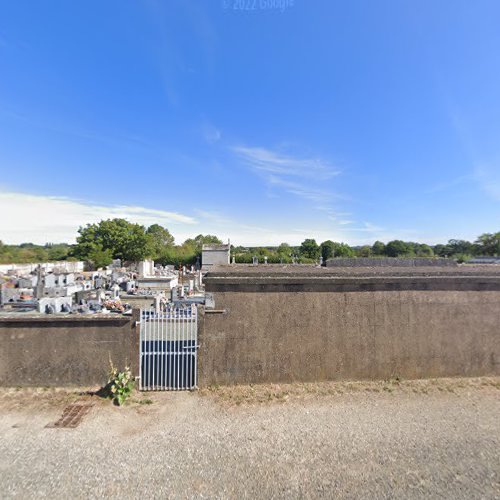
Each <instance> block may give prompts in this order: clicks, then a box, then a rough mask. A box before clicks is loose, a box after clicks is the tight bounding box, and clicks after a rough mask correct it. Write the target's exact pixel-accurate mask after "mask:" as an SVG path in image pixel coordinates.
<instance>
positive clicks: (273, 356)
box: [199, 266, 500, 386]
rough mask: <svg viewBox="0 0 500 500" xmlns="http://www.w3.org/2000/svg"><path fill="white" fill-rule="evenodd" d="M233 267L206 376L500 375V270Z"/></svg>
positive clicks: (216, 315) (202, 365) (221, 275)
mask: <svg viewBox="0 0 500 500" xmlns="http://www.w3.org/2000/svg"><path fill="white" fill-rule="evenodd" d="M263 267H264V266H261V268H260V269H247V270H245V269H243V268H240V269H238V268H235V269H234V270H228V269H225V270H223V271H214V272H213V273H209V274H208V275H207V277H206V278H205V286H206V289H207V291H208V292H209V293H211V294H212V295H213V299H214V304H215V305H214V307H215V309H214V310H213V311H208V310H207V311H206V313H205V316H204V320H203V322H202V325H201V326H200V342H199V343H200V354H199V356H200V361H199V378H200V380H199V384H200V385H202V386H203V385H210V384H236V383H265V382H293V381H321V380H349V379H352V380H355V379H387V378H390V377H396V376H399V377H403V378H408V379H411V378H429V377H444V376H446V377H448V376H482V375H500V274H498V273H497V274H496V275H490V274H485V273H484V272H483V273H480V272H478V271H477V270H475V269H469V271H470V272H465V271H462V270H456V271H454V270H453V269H449V270H439V271H438V272H436V273H434V274H433V273H432V272H431V271H426V272H425V273H424V272H422V273H420V274H419V275H418V276H415V275H413V274H411V272H410V271H406V272H403V271H399V272H394V273H393V274H392V275H391V274H390V273H389V274H388V271H387V272H386V274H385V275H383V276H378V275H376V274H374V273H373V272H368V271H366V272H364V273H363V272H361V271H357V274H355V275H353V274H352V273H351V274H350V275H347V274H345V273H340V274H341V275H338V274H337V275H336V274H334V273H333V272H332V271H331V270H330V271H328V270H324V271H323V270H310V271H307V270H306V271H304V269H300V270H290V269H288V270H285V271H281V272H280V271H279V270H278V271H276V269H274V270H272V269H269V268H268V269H263Z"/></svg>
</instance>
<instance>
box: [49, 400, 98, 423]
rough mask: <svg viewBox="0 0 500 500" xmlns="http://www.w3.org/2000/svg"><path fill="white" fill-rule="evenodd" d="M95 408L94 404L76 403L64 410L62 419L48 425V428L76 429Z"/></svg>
mask: <svg viewBox="0 0 500 500" xmlns="http://www.w3.org/2000/svg"><path fill="white" fill-rule="evenodd" d="M92 406H94V404H93V403H85V404H82V403H74V404H70V405H68V406H66V408H64V410H63V413H62V415H61V418H60V419H59V420H57V422H54V423H53V424H48V425H47V426H46V427H59V428H69V429H74V428H75V427H78V425H80V423H81V421H82V419H83V417H84V416H85V415H87V413H88V412H89V411H90V409H91V408H92Z"/></svg>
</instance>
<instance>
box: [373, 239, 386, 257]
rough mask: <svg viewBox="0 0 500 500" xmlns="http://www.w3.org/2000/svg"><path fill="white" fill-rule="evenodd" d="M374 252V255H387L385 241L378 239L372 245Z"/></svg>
mask: <svg viewBox="0 0 500 500" xmlns="http://www.w3.org/2000/svg"><path fill="white" fill-rule="evenodd" d="M372 253H373V255H385V243H382V242H381V241H376V242H375V243H374V244H373V245H372Z"/></svg>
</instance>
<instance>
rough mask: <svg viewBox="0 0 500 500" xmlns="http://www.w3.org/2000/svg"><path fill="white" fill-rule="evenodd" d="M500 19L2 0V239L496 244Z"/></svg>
mask: <svg viewBox="0 0 500 500" xmlns="http://www.w3.org/2000/svg"><path fill="white" fill-rule="evenodd" d="M245 6H248V7H255V8H254V9H253V10H244V9H241V8H240V7H245ZM499 25H500V2H498V1H497V0H491V1H488V0H477V1H475V2H471V1H469V0H467V1H464V0H450V1H447V0H441V1H439V2H436V1H434V0H418V1H416V0H412V1H406V0H390V1H389V0H377V1H372V0H365V1H362V0H358V1H356V2H352V1H347V0H346V1H342V2H340V1H333V0H316V1H314V2H312V1H305V0H293V1H292V0H288V1H287V0H281V1H273V0H256V1H255V2H254V1H253V0H242V1H236V2H235V1H234V0H213V1H211V0H197V1H195V0H192V1H189V0H182V1H181V0H179V1H174V0H172V1H168V0H164V1H160V0H143V1H141V0H135V1H131V0H120V1H118V0H116V1H114V0H107V1H105V2H103V1H102V0H101V1H91V0H85V1H80V0H75V1H71V2H68V1H55V0H50V1H49V0H38V1H35V0H33V1H25V0H17V1H15V2H13V1H10V0H0V172H1V176H0V209H1V210H2V213H3V214H4V215H3V216H2V217H1V219H0V239H1V240H3V241H5V242H9V243H19V242H22V241H33V242H37V243H44V242H46V241H52V242H55V241H69V242H71V241H73V240H74V237H75V235H76V230H77V229H78V226H79V225H81V224H84V223H86V222H94V221H96V220H100V219H102V218H108V217H115V216H123V217H126V218H128V219H129V220H133V221H138V222H140V223H142V224H146V225H147V224H151V223H153V222H159V223H161V224H163V225H165V226H166V227H168V228H169V229H170V231H171V232H172V233H173V234H174V236H175V237H176V241H177V242H182V241H183V240H184V239H185V238H187V237H191V236H194V235H196V234H199V233H215V234H218V235H219V236H220V237H222V238H224V239H227V238H231V241H232V242H233V243H235V244H244V245H257V244H279V243H280V242H282V241H287V242H289V243H291V244H298V243H300V242H301V241H302V240H303V239H305V238H306V237H313V238H316V239H317V240H319V241H323V240H325V239H333V240H338V241H346V242H348V243H350V244H362V243H372V242H373V241H375V240H376V239H381V240H383V241H388V240H390V239H394V238H400V239H404V240H413V241H426V242H430V243H437V242H444V241H446V240H448V239H449V238H466V239H474V238H475V237H476V236H477V235H478V234H480V233H483V232H488V231H489V232H491V231H498V230H500V217H499V216H500V141H499V139H500V90H499V89H500V57H499V54H500V30H499V29H498V26H499Z"/></svg>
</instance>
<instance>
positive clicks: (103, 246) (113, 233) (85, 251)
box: [73, 219, 151, 261]
mask: <svg viewBox="0 0 500 500" xmlns="http://www.w3.org/2000/svg"><path fill="white" fill-rule="evenodd" d="M78 233H79V236H78V237H77V244H76V245H75V247H74V249H73V255H74V256H75V257H78V258H81V259H84V260H89V261H92V258H91V257H94V258H96V256H102V255H106V256H109V255H111V256H112V258H114V259H121V260H124V261H138V260H143V259H145V258H146V257H148V256H150V252H151V250H150V248H149V245H148V243H149V239H148V236H147V234H146V231H145V229H144V226H141V225H139V224H133V223H131V222H128V221H127V220H125V219H108V220H103V221H100V222H99V223H98V224H87V226H85V227H81V228H80V229H79V230H78ZM106 251H108V253H105V254H103V253H102V252H106Z"/></svg>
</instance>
